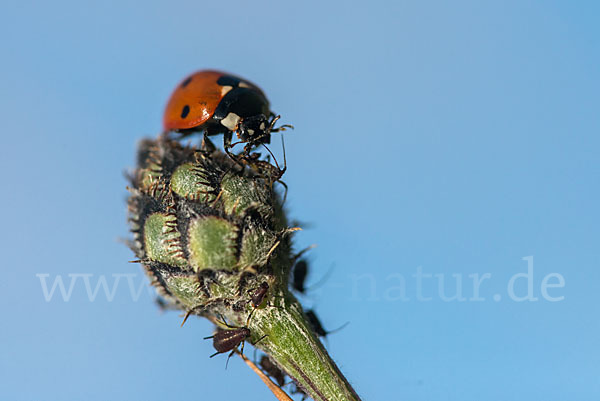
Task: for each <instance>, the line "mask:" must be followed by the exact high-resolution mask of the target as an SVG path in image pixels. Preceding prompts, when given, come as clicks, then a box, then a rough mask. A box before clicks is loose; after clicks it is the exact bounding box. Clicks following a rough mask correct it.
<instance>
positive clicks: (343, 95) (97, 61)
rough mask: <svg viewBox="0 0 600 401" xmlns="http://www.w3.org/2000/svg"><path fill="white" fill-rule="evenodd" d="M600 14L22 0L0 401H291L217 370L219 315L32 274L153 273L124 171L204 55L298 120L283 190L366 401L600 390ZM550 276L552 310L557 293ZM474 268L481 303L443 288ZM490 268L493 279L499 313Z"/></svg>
mask: <svg viewBox="0 0 600 401" xmlns="http://www.w3.org/2000/svg"><path fill="white" fill-rule="evenodd" d="M599 12H600V6H599V5H598V3H597V2H593V1H578V2H558V1H526V0H525V1H523V0H520V1H507V2H480V1H453V2H444V1H424V2H405V1H381V0H375V1H370V2H358V3H355V2H346V1H344V2H342V1H338V2H320V1H319V2H317V1H314V2H313V1H302V2H285V3H284V2H275V1H272V2H268V1H261V0H257V1H253V2H235V1H234V2H227V1H215V2H199V1H172V2H168V3H167V2H162V1H145V2H133V1H126V0H121V1H104V2H96V3H92V2H80V1H60V0H59V1H52V2H32V1H22V0H21V1H3V2H2V5H1V6H0V46H1V47H0V49H1V51H2V63H1V64H0V77H1V78H0V93H1V94H2V96H1V97H0V116H1V117H2V127H3V129H2V131H3V134H2V138H3V145H2V146H1V147H0V168H1V169H2V171H3V179H2V197H1V200H0V202H1V205H2V222H3V229H2V230H1V231H0V240H1V243H2V244H3V245H2V255H3V258H2V279H1V280H0V301H1V302H0V305H1V306H0V311H1V312H2V324H1V327H2V329H1V330H0V353H1V357H0V377H1V378H2V379H1V382H2V384H1V385H0V399H5V400H15V401H17V400H81V399H86V400H111V399H115V400H200V399H204V400H207V399H219V398H220V399H230V400H233V399H243V400H248V401H252V400H268V399H274V398H272V396H271V395H270V393H269V392H268V390H267V389H266V388H265V387H264V385H263V384H262V383H261V382H260V381H259V379H258V378H257V377H256V376H255V375H254V374H252V373H251V372H250V371H249V370H248V369H247V368H246V367H245V366H244V365H243V364H242V363H241V362H240V361H239V360H233V361H231V363H230V364H229V368H228V370H225V358H224V357H223V358H213V359H209V358H208V356H209V355H210V354H211V353H212V352H213V349H212V345H211V344H210V342H209V341H203V340H202V337H204V336H206V335H209V334H210V332H211V326H210V324H209V323H208V322H207V321H204V320H200V319H194V320H192V321H190V322H188V324H186V326H185V327H184V328H180V327H179V323H180V321H181V320H180V317H179V316H178V314H177V313H167V314H161V313H159V311H158V310H157V308H156V307H155V305H154V304H153V302H152V296H151V291H150V292H148V291H145V290H143V291H142V293H141V295H140V297H139V299H138V300H137V301H134V300H133V299H132V296H131V294H130V291H129V288H128V285H127V279H126V278H122V281H121V282H120V283H119V286H118V287H117V290H116V292H115V295H114V299H113V300H112V301H111V302H109V301H108V300H107V297H106V296H105V295H104V293H103V291H102V290H101V291H100V293H99V294H98V295H97V297H96V299H95V301H93V302H91V301H90V300H89V298H88V295H87V293H86V289H85V285H84V280H83V278H82V277H83V276H79V278H78V279H77V280H78V281H76V282H75V285H74V288H73V293H72V295H71V298H70V299H69V301H68V302H65V301H63V299H62V297H61V296H60V293H59V292H58V290H57V292H56V293H55V294H54V295H53V297H52V299H51V300H50V301H49V302H46V300H45V297H44V293H43V291H42V285H41V281H40V278H39V277H38V276H36V275H38V274H48V275H49V276H48V278H47V280H48V283H49V285H51V284H52V282H53V281H54V279H55V278H56V277H57V275H61V277H63V278H64V280H65V282H66V284H67V285H68V283H69V280H70V279H69V276H68V274H87V275H91V276H87V277H88V278H89V280H90V282H91V285H92V288H94V287H95V285H96V283H97V280H98V278H99V277H100V275H106V277H107V279H108V280H109V283H110V284H111V285H112V284H114V282H113V281H112V280H113V275H114V274H117V275H118V274H130V275H134V276H131V282H132V283H133V284H135V287H136V290H137V286H139V285H145V284H144V283H145V281H144V280H145V279H144V278H143V276H142V273H141V270H140V268H139V266H138V265H132V264H128V263H127V261H128V260H130V259H132V254H131V252H130V251H129V250H128V249H127V248H126V247H125V246H124V245H122V244H121V243H120V242H119V241H118V239H119V238H120V237H127V235H128V233H127V226H126V217H125V197H126V191H125V185H126V182H125V180H124V178H123V171H124V169H125V168H127V167H131V166H133V164H134V154H135V148H136V143H137V141H138V140H139V139H140V138H142V137H144V136H154V135H156V134H157V133H158V132H159V130H160V121H161V113H162V110H163V107H164V105H165V102H166V100H167V97H168V96H169V94H170V92H171V90H172V89H173V87H174V85H175V84H176V83H177V82H178V81H180V80H181V79H182V78H183V77H184V76H185V75H186V74H188V73H190V72H192V71H194V70H197V69H201V68H209V67H210V68H218V69H222V70H226V71H230V72H233V73H236V74H239V75H242V76H244V77H247V78H248V79H250V80H252V81H254V82H256V83H258V84H259V85H260V86H261V87H262V88H263V89H264V90H265V92H266V93H267V95H268V97H269V98H270V100H271V103H272V106H273V109H274V110H275V111H276V112H278V113H281V115H282V116H283V119H282V121H283V122H285V123H293V124H294V125H295V126H296V130H295V131H293V132H290V133H286V148H287V160H288V167H289V170H288V172H287V173H286V176H285V180H286V182H287V183H288V185H289V186H290V191H289V195H288V207H289V212H290V215H291V216H292V217H294V218H297V219H299V220H301V221H304V222H306V223H308V224H307V226H308V228H307V229H306V230H305V231H303V232H302V233H300V234H299V235H298V236H297V237H296V238H297V247H298V249H300V248H302V247H304V246H307V245H309V244H312V243H316V244H318V245H319V246H318V247H317V248H316V249H315V250H313V251H312V252H311V253H310V261H311V264H312V268H313V270H312V272H311V275H310V276H309V283H314V282H317V281H319V279H320V278H321V277H322V276H323V275H325V274H326V272H327V271H328V270H329V269H330V268H331V267H332V266H333V272H332V274H331V276H330V277H329V278H328V279H327V280H326V281H325V282H324V284H323V285H322V286H320V287H319V288H317V289H314V290H313V291H312V292H310V293H309V294H308V295H307V296H306V297H304V298H303V301H304V302H305V304H306V305H308V306H309V307H314V308H315V309H316V311H317V312H318V314H319V316H320V317H321V320H322V322H323V324H324V326H325V327H326V328H329V329H332V328H335V327H337V326H340V325H342V324H343V323H344V322H346V321H350V324H349V325H348V326H347V327H346V328H345V329H344V330H342V331H340V332H338V333H335V334H332V335H331V336H330V337H329V338H328V345H329V350H330V353H331V354H332V356H333V357H334V358H335V360H336V361H337V362H338V364H339V365H340V367H341V369H342V371H343V372H344V373H345V374H346V375H347V377H348V379H349V380H350V381H351V382H352V383H353V384H354V386H355V388H356V390H357V391H358V393H359V394H361V395H362V396H363V398H364V399H365V400H414V401H420V400H423V401H446V400H457V401H471V400H473V401H508V400H515V401H517V400H545V401H552V400H557V401H558V400H565V399H569V400H592V399H598V398H599V397H600V348H599V347H598V338H600V319H599V318H598V317H599V312H598V310H599V308H598V307H599V300H598V293H599V292H598V288H599V284H600V270H599V267H600V251H599V247H598V239H599V234H600V232H599V231H600V230H599V225H598V223H599V217H600V216H599V212H598V203H599V202H598V195H599V193H600V192H599V186H598V184H599V173H600V168H599V162H598V152H599V147H600V139H599V135H598V133H599V131H600V114H599V113H598V109H599V104H600V102H599V100H600V99H599V93H600V51H599V50H600V49H599V39H600V31H599V28H598V15H599ZM275 143H278V142H275ZM273 148H274V150H277V151H279V149H278V146H273ZM529 256H533V270H532V272H533V276H532V286H533V287H532V288H533V291H534V292H533V294H532V295H533V296H534V297H537V298H538V300H537V301H522V302H517V301H515V300H513V299H511V298H510V296H509V293H508V284H509V282H510V279H511V277H513V276H514V275H516V274H519V273H526V272H527V268H528V262H527V260H523V258H525V257H529ZM419 269H420V271H421V272H422V273H423V274H432V275H435V274H437V275H438V276H437V277H433V278H425V279H424V281H423V283H422V286H421V287H422V288H421V291H422V294H421V295H422V296H423V297H430V298H431V300H429V301H423V300H419V299H418V298H417V291H418V290H419V288H418V287H419V286H418V284H417V281H416V280H417V279H416V278H414V277H413V275H415V274H417V272H418V271H419ZM552 273H556V274H558V275H560V277H562V278H563V279H564V287H562V288H550V289H548V295H549V296H550V297H554V298H558V297H564V299H562V300H560V301H556V302H551V301H548V300H546V299H545V298H544V297H543V296H542V292H541V286H542V281H543V280H544V277H546V276H547V275H548V274H552ZM453 274H454V275H460V276H459V277H460V278H461V283H462V292H463V295H464V296H465V297H466V298H467V299H466V300H465V301H458V300H454V301H445V300H444V299H443V298H442V297H441V295H440V293H439V289H438V281H442V282H443V284H444V285H445V287H444V288H443V289H444V291H445V294H446V295H452V294H453V293H455V292H456V284H455V281H454V280H455V278H453V277H452V275H453ZM472 274H478V275H479V276H480V277H482V276H484V275H485V274H489V275H490V278H489V279H486V280H485V281H483V282H482V284H481V288H480V296H479V297H480V298H482V299H483V300H478V301H475V300H471V298H474V295H473V289H472V279H471V278H469V275H472ZM361 275H366V276H361ZM439 275H443V276H439ZM122 277H124V276H122ZM440 277H443V278H444V280H441V278H440ZM517 277H518V276H517ZM403 279H404V285H402V283H403V282H402V280H403ZM526 280H527V279H525V278H522V277H521V278H517V280H516V281H515V286H514V292H515V295H516V296H524V295H525V294H526V292H527V284H526ZM548 280H549V281H548V283H551V284H552V283H554V284H557V283H559V281H558V280H559V278H558V276H556V275H555V276H551V277H550V278H549V279H548ZM399 287H403V288H404V289H405V298H403V299H401V295H402V294H401V292H400V290H399ZM142 288H145V287H142ZM250 354H251V351H250Z"/></svg>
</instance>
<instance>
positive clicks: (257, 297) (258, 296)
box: [250, 281, 269, 308]
mask: <svg viewBox="0 0 600 401" xmlns="http://www.w3.org/2000/svg"><path fill="white" fill-rule="evenodd" d="M268 291H269V284H268V283H267V282H266V281H263V282H262V283H261V284H260V286H259V287H258V288H257V289H256V290H254V292H253V293H252V294H251V295H250V301H252V306H254V307H255V308H258V307H259V306H260V304H262V302H263V300H264V299H265V295H267V292H268Z"/></svg>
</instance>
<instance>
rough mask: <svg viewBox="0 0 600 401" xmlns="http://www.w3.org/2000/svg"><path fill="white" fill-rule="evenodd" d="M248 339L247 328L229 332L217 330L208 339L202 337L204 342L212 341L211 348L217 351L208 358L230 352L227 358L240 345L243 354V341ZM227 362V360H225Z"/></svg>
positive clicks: (248, 330) (248, 332) (248, 331)
mask: <svg viewBox="0 0 600 401" xmlns="http://www.w3.org/2000/svg"><path fill="white" fill-rule="evenodd" d="M248 337H250V329H249V328H247V327H239V328H235V329H230V330H219V331H217V332H216V333H215V334H214V335H212V336H210V337H204V339H205V340H208V339H209V338H212V339H213V347H215V349H216V350H217V352H215V353H214V354H212V355H211V356H210V357H211V358H212V357H213V356H215V355H218V354H222V353H225V352H229V351H231V354H229V357H231V355H233V352H234V351H235V349H236V348H237V347H238V345H240V343H242V350H241V352H242V353H244V340H246V339H247V338H248ZM227 359H228V360H229V358H227Z"/></svg>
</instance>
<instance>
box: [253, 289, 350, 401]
mask: <svg viewBox="0 0 600 401" xmlns="http://www.w3.org/2000/svg"><path fill="white" fill-rule="evenodd" d="M286 292H287V291H286ZM280 295H281V298H278V299H282V301H281V302H279V305H276V306H266V307H264V308H261V309H258V310H256V313H255V314H254V317H253V318H252V321H251V324H250V326H249V327H250V329H251V330H252V332H253V336H252V340H253V341H257V340H258V339H260V338H261V337H262V336H264V335H266V337H265V338H264V339H262V340H260V341H259V342H258V343H256V347H257V348H259V349H261V350H262V351H264V352H265V353H266V354H268V355H269V357H270V358H271V359H272V361H273V362H274V363H275V364H276V365H278V366H279V368H280V369H282V370H283V371H284V372H285V373H286V374H287V375H288V376H290V377H291V378H292V379H293V380H294V381H295V382H296V383H297V384H298V385H299V386H300V387H301V388H302V390H304V391H305V392H306V393H307V394H308V395H309V396H311V397H312V398H313V399H314V400H316V401H360V398H359V397H358V395H357V394H356V392H355V391H354V389H353V388H352V386H351V385H350V383H348V381H347V380H346V378H345V377H344V376H343V375H342V373H341V372H340V370H339V369H338V367H337V366H336V364H335V362H333V360H332V359H331V357H330V356H329V354H328V353H327V351H326V350H325V347H323V344H322V343H321V342H320V341H319V339H317V337H315V335H314V333H313V331H312V329H311V328H310V327H308V325H307V322H306V318H305V317H304V314H303V313H302V307H301V306H300V303H299V302H298V301H297V300H296V298H295V297H294V296H293V295H291V294H290V293H289V292H288V293H287V294H283V293H281V294H280Z"/></svg>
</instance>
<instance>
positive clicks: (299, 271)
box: [292, 260, 308, 294]
mask: <svg viewBox="0 0 600 401" xmlns="http://www.w3.org/2000/svg"><path fill="white" fill-rule="evenodd" d="M307 274H308V264H307V263H306V261H305V260H299V261H298V262H297V263H296V265H294V269H293V271H292V287H294V289H295V290H296V291H298V292H299V293H301V294H304V291H305V288H304V281H305V280H306V276H307Z"/></svg>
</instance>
